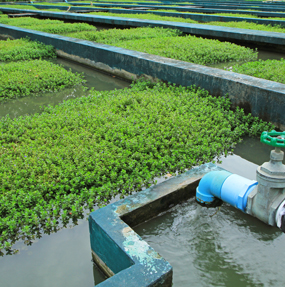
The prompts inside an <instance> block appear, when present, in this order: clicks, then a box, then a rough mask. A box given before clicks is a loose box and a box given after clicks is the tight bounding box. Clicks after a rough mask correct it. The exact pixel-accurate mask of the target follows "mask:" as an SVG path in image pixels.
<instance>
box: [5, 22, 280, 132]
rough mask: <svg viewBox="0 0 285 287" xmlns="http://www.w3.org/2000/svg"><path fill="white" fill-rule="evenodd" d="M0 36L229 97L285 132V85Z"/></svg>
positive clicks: (9, 29) (57, 40)
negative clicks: (44, 46)
mask: <svg viewBox="0 0 285 287" xmlns="http://www.w3.org/2000/svg"><path fill="white" fill-rule="evenodd" d="M0 34H6V35H10V36H12V37H14V38H22V37H26V36H27V37H29V38H30V39H31V40H38V41H40V42H42V43H44V44H48V45H53V46H54V47H55V48H56V49H58V50H62V51H64V52H65V53H67V54H71V55H74V56H78V57H81V58H83V59H88V60H91V61H93V62H95V63H98V62H102V61H104V64H105V65H108V66H110V67H111V68H112V69H118V70H125V71H127V72H129V73H131V74H135V75H138V76H140V75H143V74H145V75H150V76H151V77H153V78H158V79H162V80H164V81H168V82H171V83H176V84H178V85H182V86H190V85H193V84H195V85H196V86H198V87H201V88H204V89H205V90H208V91H209V93H210V94H212V95H214V96H225V95H227V94H229V98H230V99H231V101H232V103H233V105H234V106H237V105H239V106H242V107H245V108H246V109H247V111H250V112H251V113H252V114H253V115H254V116H258V117H260V118H262V119H264V120H268V121H271V122H272V123H273V124H275V125H276V126H277V127H278V128H280V129H282V130H284V129H285V113H284V106H285V85H284V84H280V83H277V82H272V81H267V80H263V79H259V78H254V77H251V76H247V75H242V74H237V73H233V72H228V71H224V70H221V69H215V68H210V67H206V66H202V65H196V64H192V63H188V62H182V61H177V60H173V59H169V58H164V57H160V56H155V55H150V54H146V53H141V52H137V51H132V50H127V49H123V48H119V47H113V46H109V45H104V44H98V43H94V42H90V41H84V40H79V39H74V38H70V37H64V36H60V35H55V34H49V33H44V32H39V31H34V30H29V29H24V28H17V27H13V26H8V25H3V24H0ZM111 72H112V71H111ZM122 74H123V73H122ZM121 77H123V75H121Z"/></svg>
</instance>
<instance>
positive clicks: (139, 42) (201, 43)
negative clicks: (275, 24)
mask: <svg viewBox="0 0 285 287" xmlns="http://www.w3.org/2000/svg"><path fill="white" fill-rule="evenodd" d="M181 34H182V33H181V32H180V31H178V30H171V29H163V28H158V27H157V28H132V29H125V30H120V29H112V30H103V31H99V32H98V31H95V32H81V33H71V34H68V36H70V37H74V38H80V39H84V40H89V41H96V42H99V43H103V44H111V45H114V46H118V47H122V48H126V49H131V50H137V51H141V52H146V53H149V54H155V55H159V56H164V57H168V58H172V59H176V60H181V61H187V62H192V63H196V64H214V63H221V62H231V61H246V60H255V59H257V52H255V51H253V50H251V49H249V48H245V47H242V46H238V45H236V44H232V43H229V42H220V41H218V40H208V39H203V38H198V37H195V36H191V35H188V36H185V37H179V35H181Z"/></svg>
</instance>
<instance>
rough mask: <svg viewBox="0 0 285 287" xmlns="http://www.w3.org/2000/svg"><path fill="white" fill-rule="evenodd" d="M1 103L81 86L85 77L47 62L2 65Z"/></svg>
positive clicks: (0, 73) (0, 72)
mask: <svg viewBox="0 0 285 287" xmlns="http://www.w3.org/2000/svg"><path fill="white" fill-rule="evenodd" d="M0 67H1V69H0V101H3V100H7V99H11V98H15V97H23V96H28V95H31V94H35V93H42V92H46V91H59V90H62V89H64V88H66V87H71V86H74V85H77V84H81V83H82V82H83V81H84V80H83V76H82V75H79V74H73V73H72V72H71V71H66V70H65V69H64V68H63V67H61V66H59V65H56V64H53V63H51V62H48V61H45V60H32V61H23V62H16V63H7V64H1V65H0Z"/></svg>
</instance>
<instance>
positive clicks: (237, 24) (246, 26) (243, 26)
mask: <svg viewBox="0 0 285 287" xmlns="http://www.w3.org/2000/svg"><path fill="white" fill-rule="evenodd" d="M92 14H93V15H102V16H115V17H123V18H135V19H145V20H159V21H171V22H182V23H192V24H201V25H214V26H223V27H232V28H240V29H250V30H260V31H270V32H278V33H284V32H285V28H283V27H281V26H280V25H274V26H272V25H264V24H256V23H250V22H246V21H242V22H207V23H200V22H198V21H195V20H192V19H184V18H181V17H169V16H159V15H154V14H151V13H149V14H131V15H130V14H121V13H119V14H117V13H107V12H92V13H89V15H92ZM273 19H274V20H277V19H276V18H273ZM282 20H284V18H282Z"/></svg>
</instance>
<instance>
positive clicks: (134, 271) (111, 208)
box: [89, 163, 221, 287]
mask: <svg viewBox="0 0 285 287" xmlns="http://www.w3.org/2000/svg"><path fill="white" fill-rule="evenodd" d="M212 170H221V168H219V167H217V166H216V165H214V164H211V163H209V164H205V165H202V166H200V167H198V168H194V169H191V170H189V171H187V172H186V173H184V174H182V175H179V176H176V177H173V178H170V179H169V180H167V181H165V182H163V183H161V184H158V185H155V186H153V187H151V188H148V189H146V190H144V191H141V192H139V193H136V194H134V195H131V196H128V197H127V198H125V199H122V200H120V201H118V202H115V203H113V204H110V205H108V206H106V207H104V208H101V209H98V210H96V211H94V212H92V213H91V214H90V217H89V228H90V243H91V249H92V254H93V258H94V257H95V258H96V262H97V263H98V262H99V264H100V262H103V268H105V267H106V266H108V268H109V267H110V264H111V265H112V264H113V263H114V262H116V265H118V264H121V258H120V256H121V255H122V254H121V253H120V251H123V252H124V253H125V254H126V255H127V256H128V257H129V258H130V260H131V261H132V262H133V264H131V262H130V263H129V265H124V262H123V264H122V265H123V268H118V266H116V267H117V270H116V271H114V272H113V271H112V269H111V271H112V272H113V273H114V274H115V275H114V276H112V277H110V278H109V279H107V280H106V281H104V282H102V283H101V284H99V285H98V286H118V287H123V286H124V287H125V286H132V287H144V286H172V267H171V266H170V264H169V263H168V262H167V261H165V260H164V259H163V258H162V257H161V256H160V255H159V254H158V253H157V252H155V251H154V250H153V249H152V248H151V247H150V246H149V245H148V244H147V243H146V242H145V241H143V240H142V239H141V237H140V236H139V235H137V234H136V233H135V232H134V231H133V230H132V229H131V227H130V226H128V225H127V224H126V223H125V222H124V221H129V222H132V225H137V224H140V223H141V222H144V221H146V220H148V219H150V218H151V217H154V216H157V215H158V214H159V213H161V212H163V211H165V210H168V209H169V208H170V207H172V206H173V205H175V204H178V203H180V202H181V201H183V200H186V199H188V198H190V197H193V196H195V190H196V187H197V186H198V183H199V181H200V179H201V178H202V177H203V176H204V175H205V174H206V173H208V172H209V171H212ZM138 210H139V212H137V211H138ZM138 215H139V216H138ZM122 218H123V219H124V221H123V220H122ZM102 233H103V234H105V237H106V238H107V242H106V241H105V238H104V237H102ZM109 239H112V241H110V240H109ZM94 255H95V256H94ZM98 257H99V258H100V260H98ZM113 266H114V264H113ZM113 268H115V267H113Z"/></svg>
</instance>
